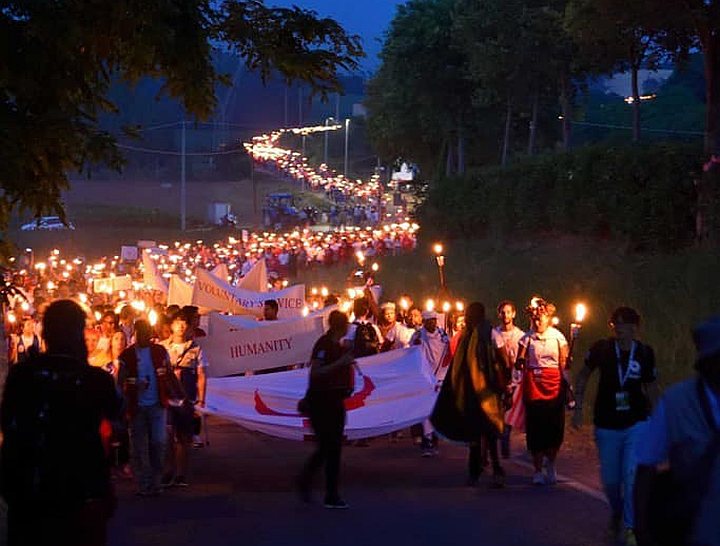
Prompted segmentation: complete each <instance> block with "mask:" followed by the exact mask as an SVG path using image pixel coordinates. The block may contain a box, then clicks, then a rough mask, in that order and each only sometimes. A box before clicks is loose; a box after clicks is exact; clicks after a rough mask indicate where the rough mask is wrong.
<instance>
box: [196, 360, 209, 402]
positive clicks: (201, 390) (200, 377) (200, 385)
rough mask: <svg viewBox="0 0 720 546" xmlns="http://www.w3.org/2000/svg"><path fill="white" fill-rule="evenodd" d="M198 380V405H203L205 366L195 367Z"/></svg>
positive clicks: (205, 377)
mask: <svg viewBox="0 0 720 546" xmlns="http://www.w3.org/2000/svg"><path fill="white" fill-rule="evenodd" d="M197 374H198V377H197V382H198V402H197V403H198V406H200V407H201V408H204V407H205V395H206V394H207V376H206V375H205V367H204V366H199V367H198V369H197Z"/></svg>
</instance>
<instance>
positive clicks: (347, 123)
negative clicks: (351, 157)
mask: <svg viewBox="0 0 720 546" xmlns="http://www.w3.org/2000/svg"><path fill="white" fill-rule="evenodd" d="M349 143H350V118H347V119H346V120H345V169H344V170H343V174H344V175H345V178H347V175H348V144H349Z"/></svg>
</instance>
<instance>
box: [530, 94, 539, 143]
mask: <svg viewBox="0 0 720 546" xmlns="http://www.w3.org/2000/svg"><path fill="white" fill-rule="evenodd" d="M539 102H540V98H539V94H538V92H537V91H535V93H534V94H533V103H532V116H531V118H530V134H529V136H528V151H527V153H528V155H534V154H535V141H536V140H537V118H538V103H539Z"/></svg>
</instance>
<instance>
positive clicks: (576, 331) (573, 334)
mask: <svg viewBox="0 0 720 546" xmlns="http://www.w3.org/2000/svg"><path fill="white" fill-rule="evenodd" d="M586 315H587V307H586V306H585V304H584V303H577V304H576V305H575V320H574V321H573V322H572V323H571V324H570V340H569V341H568V357H567V362H566V363H565V370H566V371H569V370H570V368H571V366H572V362H573V349H574V348H575V341H576V340H577V338H578V337H580V330H582V323H583V321H584V320H585V316H586ZM566 404H567V408H568V409H575V407H576V406H577V401H576V400H575V393H574V392H573V389H572V386H571V385H570V382H569V381H568V383H567V402H566Z"/></svg>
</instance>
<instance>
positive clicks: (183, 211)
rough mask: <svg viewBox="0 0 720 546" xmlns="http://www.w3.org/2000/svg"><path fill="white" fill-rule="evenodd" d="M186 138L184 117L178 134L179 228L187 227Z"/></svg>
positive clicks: (183, 229)
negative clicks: (180, 131) (179, 134)
mask: <svg viewBox="0 0 720 546" xmlns="http://www.w3.org/2000/svg"><path fill="white" fill-rule="evenodd" d="M185 156H186V139H185V119H184V118H183V120H182V133H181V136H180V230H181V231H185V229H186V227H187V193H186V192H187V181H186V179H185V178H186V169H185V163H186V157H185Z"/></svg>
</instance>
